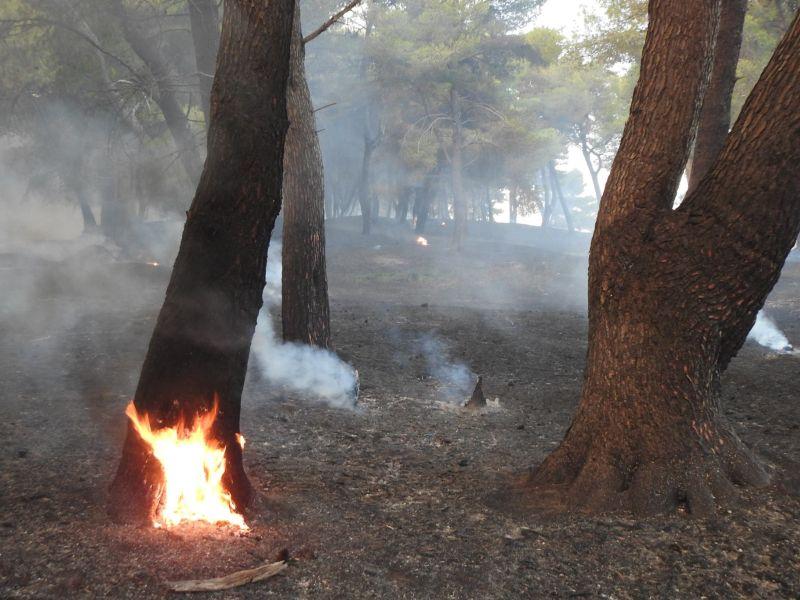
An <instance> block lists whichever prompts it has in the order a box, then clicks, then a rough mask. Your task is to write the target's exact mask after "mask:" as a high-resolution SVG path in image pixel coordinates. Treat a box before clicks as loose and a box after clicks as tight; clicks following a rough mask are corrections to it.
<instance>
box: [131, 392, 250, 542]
mask: <svg viewBox="0 0 800 600" xmlns="http://www.w3.org/2000/svg"><path fill="white" fill-rule="evenodd" d="M125 414H126V415H127V416H128V418H129V419H130V420H131V423H133V425H134V427H135V428H136V431H137V432H138V433H139V435H140V436H141V437H142V439H143V440H144V441H145V442H146V443H147V445H148V446H149V447H150V450H151V451H152V452H153V456H155V457H156V458H157V459H158V462H159V463H161V467H162V469H163V471H164V491H163V498H162V501H161V503H160V507H159V509H158V511H157V514H156V516H155V519H154V521H153V525H154V526H155V527H169V526H173V525H178V524H179V523H181V522H184V521H206V522H208V523H227V524H229V525H233V526H235V527H238V528H239V529H243V530H246V529H248V527H247V525H246V524H245V522H244V518H243V517H242V515H241V514H239V513H238V512H236V506H235V505H234V503H233V500H232V499H231V495H230V494H229V493H228V492H227V491H226V490H225V487H224V486H223V485H222V476H223V475H224V474H225V447H224V446H221V445H220V444H219V443H218V442H217V441H216V440H214V439H213V438H211V436H210V432H211V427H212V425H213V424H214V420H215V419H216V417H217V403H216V402H214V408H213V409H212V410H210V411H208V412H207V413H205V414H204V415H198V416H197V417H195V420H194V422H193V423H192V424H191V426H188V427H187V426H186V424H185V423H183V422H180V423H178V425H177V426H175V427H165V428H162V429H157V430H155V431H154V430H153V429H152V428H151V426H150V418H149V417H148V415H146V414H145V415H141V416H140V415H139V413H138V412H137V410H136V407H135V406H134V404H133V402H131V403H130V404H128V408H127V409H126V410H125ZM236 440H237V442H238V443H239V445H240V446H242V448H244V437H243V436H242V435H241V434H238V433H237V434H236Z"/></svg>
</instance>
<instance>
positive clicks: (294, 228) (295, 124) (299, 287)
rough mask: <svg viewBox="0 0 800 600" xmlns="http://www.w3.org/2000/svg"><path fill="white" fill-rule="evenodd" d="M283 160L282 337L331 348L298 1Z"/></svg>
mask: <svg viewBox="0 0 800 600" xmlns="http://www.w3.org/2000/svg"><path fill="white" fill-rule="evenodd" d="M286 107H287V112H288V115H289V123H290V125H289V132H288V133H287V134H286V152H285V153H284V158H283V161H284V164H283V258H282V262H283V269H282V279H283V282H282V296H283V301H282V304H281V317H282V320H283V339H284V340H287V341H297V342H302V343H305V344H313V345H315V346H320V347H323V348H328V347H330V344H331V326H330V309H329V306H328V278H327V274H326V270H325V187H324V177H323V172H322V154H321V152H320V147H319V138H318V136H317V128H316V122H315V119H314V107H313V106H312V103H311V92H310V91H309V89H308V83H307V82H306V72H305V48H304V44H303V33H302V30H301V26H300V6H299V4H298V5H297V6H296V8H295V15H294V31H293V32H292V55H291V68H290V76H289V83H288V90H287V98H286Z"/></svg>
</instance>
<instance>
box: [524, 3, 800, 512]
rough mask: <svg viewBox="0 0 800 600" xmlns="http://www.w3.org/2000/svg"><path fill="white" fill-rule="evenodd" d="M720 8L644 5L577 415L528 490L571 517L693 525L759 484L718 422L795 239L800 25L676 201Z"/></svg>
mask: <svg viewBox="0 0 800 600" xmlns="http://www.w3.org/2000/svg"><path fill="white" fill-rule="evenodd" d="M718 19H719V5H718V2H716V1H712V0H703V1H702V2H697V3H691V5H690V3H681V2H669V1H666V0H661V1H659V0H652V1H651V3H650V22H649V26H648V34H647V39H646V42H645V48H644V52H643V56H642V68H641V75H640V79H639V83H638V85H637V87H636V91H635V92H634V97H633V101H632V105H631V114H630V117H629V119H628V123H627V125H626V127H625V132H624V135H623V139H622V143H621V146H620V151H619V153H618V154H617V157H616V159H615V161H614V165H613V167H612V170H611V174H610V176H609V182H608V184H607V186H606V190H605V193H604V196H603V200H602V202H601V205H600V211H599V215H598V219H597V223H596V226H595V234H594V237H593V239H592V247H591V258H590V263H589V290H590V292H589V350H588V355H587V366H586V372H585V375H584V386H583V392H582V395H581V402H580V405H579V407H578V409H577V412H576V413H575V416H574V417H573V421H572V424H571V425H570V427H569V429H568V430H567V433H566V435H565V438H564V440H563V441H562V443H561V444H560V446H559V447H558V448H557V449H556V450H555V451H554V452H553V453H552V454H551V455H550V456H548V457H547V458H546V459H545V461H544V462H543V463H542V464H541V465H540V466H539V467H538V468H537V469H536V470H535V471H534V472H533V473H532V475H531V479H530V484H531V485H532V486H534V487H538V488H540V490H539V491H540V492H542V493H543V491H544V489H548V490H550V491H553V492H554V494H555V496H556V497H557V498H558V499H559V500H560V501H563V502H564V505H565V506H567V507H569V508H573V509H585V510H590V511H606V510H615V509H631V510H633V511H635V512H637V513H644V514H649V513H659V512H666V511H670V510H672V509H674V508H675V507H676V506H679V505H684V506H686V507H687V508H688V510H689V511H690V512H692V513H693V514H696V515H705V514H708V513H710V512H711V511H713V509H714V507H715V505H716V504H717V503H718V502H724V501H726V500H729V499H731V498H732V497H734V495H735V488H734V484H738V485H747V484H751V485H760V484H764V483H765V482H766V481H767V480H768V476H767V473H766V472H765V470H764V469H763V468H762V466H761V465H760V464H759V462H758V461H757V460H756V459H755V457H754V456H753V455H752V454H751V453H750V451H749V450H747V449H746V448H745V447H744V445H743V444H742V443H741V442H740V440H739V439H738V438H737V436H736V434H735V433H734V431H733V429H732V427H731V425H730V423H728V422H727V421H726V420H725V418H724V416H723V415H722V413H721V410H720V394H719V390H720V373H721V372H722V371H723V370H724V369H725V367H726V366H727V365H728V363H729V361H730V359H731V358H732V357H733V355H735V353H736V352H737V351H738V349H739V348H740V347H741V345H742V343H743V342H744V339H745V336H746V334H747V331H748V330H749V327H750V326H751V325H752V324H753V322H754V320H755V315H756V313H757V311H758V310H759V308H760V307H761V306H762V305H763V303H764V300H765V299H766V295H767V293H768V292H769V290H770V289H771V287H772V285H774V283H775V281H776V280H777V278H778V275H779V273H780V269H781V267H782V265H783V261H784V260H785V257H786V255H787V254H788V252H789V250H790V249H791V247H792V245H793V243H794V239H795V237H796V236H797V232H798V229H799V228H800V206H799V205H798V203H797V197H798V194H800V166H799V165H800V148H799V147H798V145H797V143H796V140H797V137H798V135H800V97H798V95H797V93H796V90H797V89H798V85H800V25H798V21H797V20H795V22H794V24H793V26H792V29H791V30H790V32H789V33H788V34H787V36H786V38H785V39H784V40H783V42H781V44H780V45H779V46H778V49H777V50H776V52H775V55H774V56H773V58H772V60H771V61H770V63H769V65H768V66H767V68H766V69H765V71H764V74H763V75H762V77H761V79H760V80H759V83H758V84H757V85H756V87H755V89H754V90H753V93H752V94H751V96H750V98H749V100H748V102H747V103H746V105H745V107H744V109H743V111H742V115H741V116H740V118H739V120H738V122H737V124H736V126H735V127H734V130H733V132H732V133H731V135H730V136H729V138H728V141H727V142H726V144H725V147H724V148H723V150H722V152H721V154H720V158H719V160H718V162H717V163H716V166H715V167H714V168H713V169H712V170H711V172H710V173H709V175H708V176H707V177H706V178H704V179H703V180H702V182H701V183H700V185H699V186H698V187H697V188H696V189H695V191H694V192H692V193H691V194H690V195H689V196H688V197H687V198H686V200H685V201H684V203H683V205H682V206H681V207H680V209H679V210H677V211H673V210H672V203H673V199H674V196H675V190H676V189H677V185H678V181H679V177H680V175H681V172H682V170H683V168H684V165H685V162H686V158H687V156H688V153H689V148H690V146H691V142H692V138H693V135H692V131H693V128H694V125H695V123H696V122H697V118H698V115H699V112H700V106H701V101H702V95H703V92H704V87H705V82H706V81H707V80H708V75H709V73H710V69H711V62H712V61H711V59H712V58H713V47H714V38H715V35H716V33H715V32H716V29H717V23H718Z"/></svg>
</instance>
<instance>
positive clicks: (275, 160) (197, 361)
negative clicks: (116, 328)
mask: <svg viewBox="0 0 800 600" xmlns="http://www.w3.org/2000/svg"><path fill="white" fill-rule="evenodd" d="M293 13H294V1H293V0H268V1H267V0H259V1H255V2H253V1H244V0H226V2H225V10H224V18H223V24H222V37H221V43H220V52H219V58H218V62H217V70H216V76H215V79H214V85H213V88H212V94H211V118H210V123H209V132H208V157H207V159H206V163H205V167H204V169H203V173H202V176H201V178H200V183H199V185H198V187H197V192H196V194H195V197H194V201H193V202H192V206H191V208H190V209H189V211H188V213H187V218H186V225H185V226H184V231H183V237H182V239H181V246H180V250H179V252H178V256H177V258H176V260H175V265H174V267H173V270H172V277H171V279H170V282H169V286H168V288H167V293H166V298H165V300H164V305H163V307H162V308H161V312H160V313H159V316H158V321H157V323H156V327H155V330H154V332H153V336H152V338H151V340H150V346H149V348H148V350H147V355H146V357H145V361H144V365H143V367H142V372H141V376H140V379H139V386H138V388H137V389H136V395H135V397H134V403H135V405H136V408H137V410H138V411H139V413H140V414H141V413H147V414H148V415H150V418H151V423H153V425H154V426H156V427H168V426H174V425H175V424H176V423H177V422H178V420H179V418H180V417H181V416H183V417H185V418H186V419H188V420H191V419H193V418H194V417H195V415H197V414H198V413H199V412H203V411H207V410H209V409H210V408H211V407H212V405H213V402H214V399H215V397H217V398H218V401H219V413H218V417H217V420H216V422H215V426H214V431H213V433H214V435H215V437H216V438H217V439H218V440H219V441H220V442H221V443H222V444H224V445H225V447H226V470H225V481H224V483H225V485H226V487H227V489H228V490H229V491H230V493H231V495H232V497H233V500H234V502H235V503H236V506H237V508H239V509H240V510H243V509H244V508H245V507H246V506H247V505H248V503H249V501H250V499H251V496H252V488H251V486H250V483H249V481H248V479H247V476H246V475H245V473H244V469H243V466H242V451H241V448H240V446H239V444H238V443H236V439H235V434H236V433H237V432H238V431H239V412H240V405H241V394H242V387H243V385H244V378H245V373H246V370H247V361H248V356H249V353H250V342H251V340H252V337H253V332H254V330H255V326H256V319H257V317H258V312H259V309H260V308H261V303H262V300H261V294H262V292H263V288H264V274H265V268H266V260H267V246H268V244H269V240H270V235H271V232H272V228H273V225H274V223H275V218H276V217H277V215H278V211H279V210H280V198H281V183H282V179H283V147H284V139H285V135H286V130H287V128H288V120H287V116H286V83H287V80H288V76H289V46H290V38H291V33H292V21H293ZM162 478H163V474H162V472H161V468H160V466H159V465H158V464H157V461H156V459H155V458H154V457H153V456H152V454H151V453H150V452H149V451H148V449H147V448H146V447H145V445H144V443H143V442H142V440H141V439H140V438H139V436H138V434H137V433H136V432H135V431H134V430H133V428H132V427H131V426H130V425H129V427H128V434H127V437H126V440H125V444H124V447H123V453H122V459H121V461H120V464H119V468H118V471H117V475H116V477H115V479H114V482H113V484H112V487H111V497H110V505H109V508H110V511H111V514H112V515H113V516H115V517H116V518H117V519H120V520H128V521H146V520H148V519H149V517H150V516H151V514H152V512H153V511H154V510H155V508H156V507H155V505H156V503H157V500H158V498H157V495H158V492H159V488H160V486H161V484H162Z"/></svg>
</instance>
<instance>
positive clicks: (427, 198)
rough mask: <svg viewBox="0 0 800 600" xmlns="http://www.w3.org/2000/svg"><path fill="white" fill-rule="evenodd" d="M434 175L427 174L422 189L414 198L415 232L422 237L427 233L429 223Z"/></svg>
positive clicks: (418, 190)
mask: <svg viewBox="0 0 800 600" xmlns="http://www.w3.org/2000/svg"><path fill="white" fill-rule="evenodd" d="M433 179H434V175H433V173H427V174H426V175H425V179H424V181H423V183H422V187H421V188H417V190H416V194H415V198H414V231H415V232H416V233H418V234H420V235H422V234H423V233H425V224H426V223H427V222H428V213H429V212H430V207H431V195H432V192H433Z"/></svg>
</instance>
